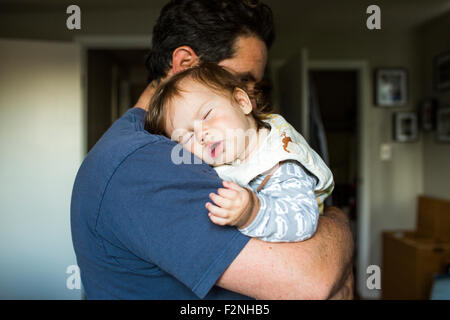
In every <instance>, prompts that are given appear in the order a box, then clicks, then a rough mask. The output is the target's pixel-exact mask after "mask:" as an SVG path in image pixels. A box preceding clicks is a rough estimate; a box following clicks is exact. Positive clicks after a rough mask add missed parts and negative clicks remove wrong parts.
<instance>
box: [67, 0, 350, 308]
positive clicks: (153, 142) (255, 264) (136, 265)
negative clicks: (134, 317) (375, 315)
mask: <svg viewBox="0 0 450 320" xmlns="http://www.w3.org/2000/svg"><path fill="white" fill-rule="evenodd" d="M272 41H273V23H272V13H271V11H270V9H269V8H268V7H267V6H265V5H263V4H260V3H258V2H257V1H244V0H175V1H171V2H170V3H169V4H168V5H166V6H165V7H164V8H163V9H162V11H161V15H160V17H159V19H158V21H157V23H156V25H155V28H154V33H153V43H152V51H151V53H150V55H149V58H148V60H147V67H148V68H149V71H150V80H151V83H150V85H149V86H148V88H147V89H146V90H145V92H144V93H143V95H142V96H141V98H140V99H139V101H138V103H137V105H136V106H135V108H133V109H131V110H129V111H128V112H127V113H126V114H125V115H124V116H123V117H122V118H121V119H119V120H117V121H116V122H115V123H114V124H113V125H112V127H111V128H110V129H109V130H108V131H107V132H106V133H105V134H104V136H103V137H102V138H101V139H100V140H99V141H98V143H97V144H96V145H95V146H94V148H93V149H92V150H91V151H90V152H89V154H88V156H87V157H86V159H85V160H84V162H83V164H82V166H81V168H80V170H79V172H78V174H77V178H76V181H75V185H74V190H73V195H72V207H71V224H72V238H73V243H74V248H75V253H76V255H77V262H78V265H79V266H80V269H81V278H82V282H83V285H84V288H85V291H86V296H87V298H88V299H114V298H120V299H198V298H205V299H245V298H249V297H250V298H257V299H326V298H330V297H332V298H349V297H351V295H352V289H351V285H352V273H351V271H350V270H351V256H352V250H353V243H352V238H351V234H350V231H349V227H348V223H347V220H346V218H345V217H344V215H343V214H342V213H341V212H340V211H339V210H337V209H333V208H330V209H328V210H327V211H326V214H325V215H324V217H322V218H320V221H319V226H318V229H317V232H316V235H315V236H314V237H313V238H312V239H310V240H308V241H305V242H298V243H266V242H263V241H260V240H257V239H250V238H248V237H246V236H244V235H242V234H241V233H240V232H239V231H238V230H237V229H235V228H232V227H220V226H217V225H215V224H213V223H211V222H210V220H209V218H208V216H207V210H206V208H205V206H204V205H205V203H206V202H208V199H209V198H208V195H209V194H210V193H211V192H216V191H217V189H218V188H220V186H221V181H220V179H219V178H218V177H217V175H216V173H215V172H214V170H212V169H211V168H210V167H209V166H207V165H206V164H201V165H198V164H195V165H189V164H180V165H176V164H174V163H173V162H172V161H171V152H172V148H173V147H174V146H175V143H174V142H172V141H170V140H169V139H166V138H165V137H162V136H156V135H151V134H149V133H148V132H146V131H145V130H144V129H143V122H144V117H145V110H146V109H147V106H148V103H149V99H150V98H151V96H152V93H153V90H154V88H155V86H156V85H157V83H158V82H159V81H161V80H164V79H165V78H167V77H170V76H171V75H173V74H175V73H177V72H179V71H181V70H184V69H186V68H189V67H192V66H194V65H196V64H198V63H199V62H200V61H208V62H216V63H218V64H219V65H222V66H224V67H227V68H228V69H230V70H232V71H233V72H234V73H236V74H237V75H239V76H240V77H241V78H242V80H247V82H248V86H249V88H250V89H252V88H253V87H254V85H255V83H257V82H258V81H259V80H261V79H262V77H263V73H264V68H265V65H266V62H267V50H268V48H269V47H270V45H271V43H272Z"/></svg>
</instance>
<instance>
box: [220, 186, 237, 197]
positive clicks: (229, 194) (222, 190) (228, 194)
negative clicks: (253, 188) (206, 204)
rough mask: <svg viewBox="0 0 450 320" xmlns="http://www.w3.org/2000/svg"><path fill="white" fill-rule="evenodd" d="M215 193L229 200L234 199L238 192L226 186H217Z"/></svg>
mask: <svg viewBox="0 0 450 320" xmlns="http://www.w3.org/2000/svg"><path fill="white" fill-rule="evenodd" d="M217 194H218V195H219V196H221V197H224V198H227V199H230V200H233V199H236V197H237V196H238V192H237V191H236V190H232V189H226V188H219V189H218V190H217Z"/></svg>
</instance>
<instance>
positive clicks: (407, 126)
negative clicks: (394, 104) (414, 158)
mask: <svg viewBox="0 0 450 320" xmlns="http://www.w3.org/2000/svg"><path fill="white" fill-rule="evenodd" d="M393 123H394V129H393V133H394V137H393V138H394V140H395V141H397V142H415V141H417V140H418V139H419V128H418V119H417V113H416V112H396V113H394V120H393Z"/></svg>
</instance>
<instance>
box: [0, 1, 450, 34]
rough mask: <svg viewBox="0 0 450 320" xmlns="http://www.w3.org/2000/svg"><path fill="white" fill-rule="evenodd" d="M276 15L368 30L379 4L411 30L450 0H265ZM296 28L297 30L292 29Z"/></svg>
mask: <svg viewBox="0 0 450 320" xmlns="http://www.w3.org/2000/svg"><path fill="white" fill-rule="evenodd" d="M167 2H168V0H115V1H111V0H39V2H37V1H36V0H0V11H1V12H3V13H5V12H8V11H9V12H22V11H23V12H26V11H27V12H30V11H38V12H43V11H57V10H61V8H64V9H65V8H66V7H67V6H69V5H71V4H77V5H79V6H80V8H81V10H82V12H83V10H89V11H98V10H101V11H120V10H124V9H126V10H127V11H133V10H136V11H141V12H142V11H145V10H148V11H151V12H155V11H156V12H159V10H160V9H161V8H162V7H163V6H164V4H165V3H167ZM264 2H265V3H267V4H268V5H270V7H271V8H272V9H273V12H274V15H275V23H276V27H277V33H280V32H289V30H298V28H299V27H300V28H308V29H314V30H315V31H317V30H319V31H320V30H328V31H329V30H333V31H335V32H339V31H348V30H356V29H361V28H362V27H363V28H364V27H365V22H366V19H367V17H368V14H367V13H366V8H367V7H368V6H369V5H371V4H374V3H376V4H377V5H379V6H380V8H381V19H382V28H386V29H389V30H400V29H401V30H402V31H404V30H405V29H411V28H416V27H419V26H421V25H422V24H424V23H426V22H427V21H429V20H432V19H433V18H436V17H438V16H439V15H442V14H444V13H445V12H446V11H449V10H450V0H377V1H373V0H339V1H338V0H296V1H293V0H264ZM293 26H295V27H296V28H292V27H293Z"/></svg>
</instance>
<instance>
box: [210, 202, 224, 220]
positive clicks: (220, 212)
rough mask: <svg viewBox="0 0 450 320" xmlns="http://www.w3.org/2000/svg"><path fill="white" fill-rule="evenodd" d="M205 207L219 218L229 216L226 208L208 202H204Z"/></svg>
mask: <svg viewBox="0 0 450 320" xmlns="http://www.w3.org/2000/svg"><path fill="white" fill-rule="evenodd" d="M205 207H206V209H208V210H209V212H210V213H212V214H213V215H215V216H217V217H219V218H223V219H227V218H229V213H228V210H225V209H223V208H220V207H218V206H215V205H213V204H212V203H210V202H208V203H206V205H205Z"/></svg>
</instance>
